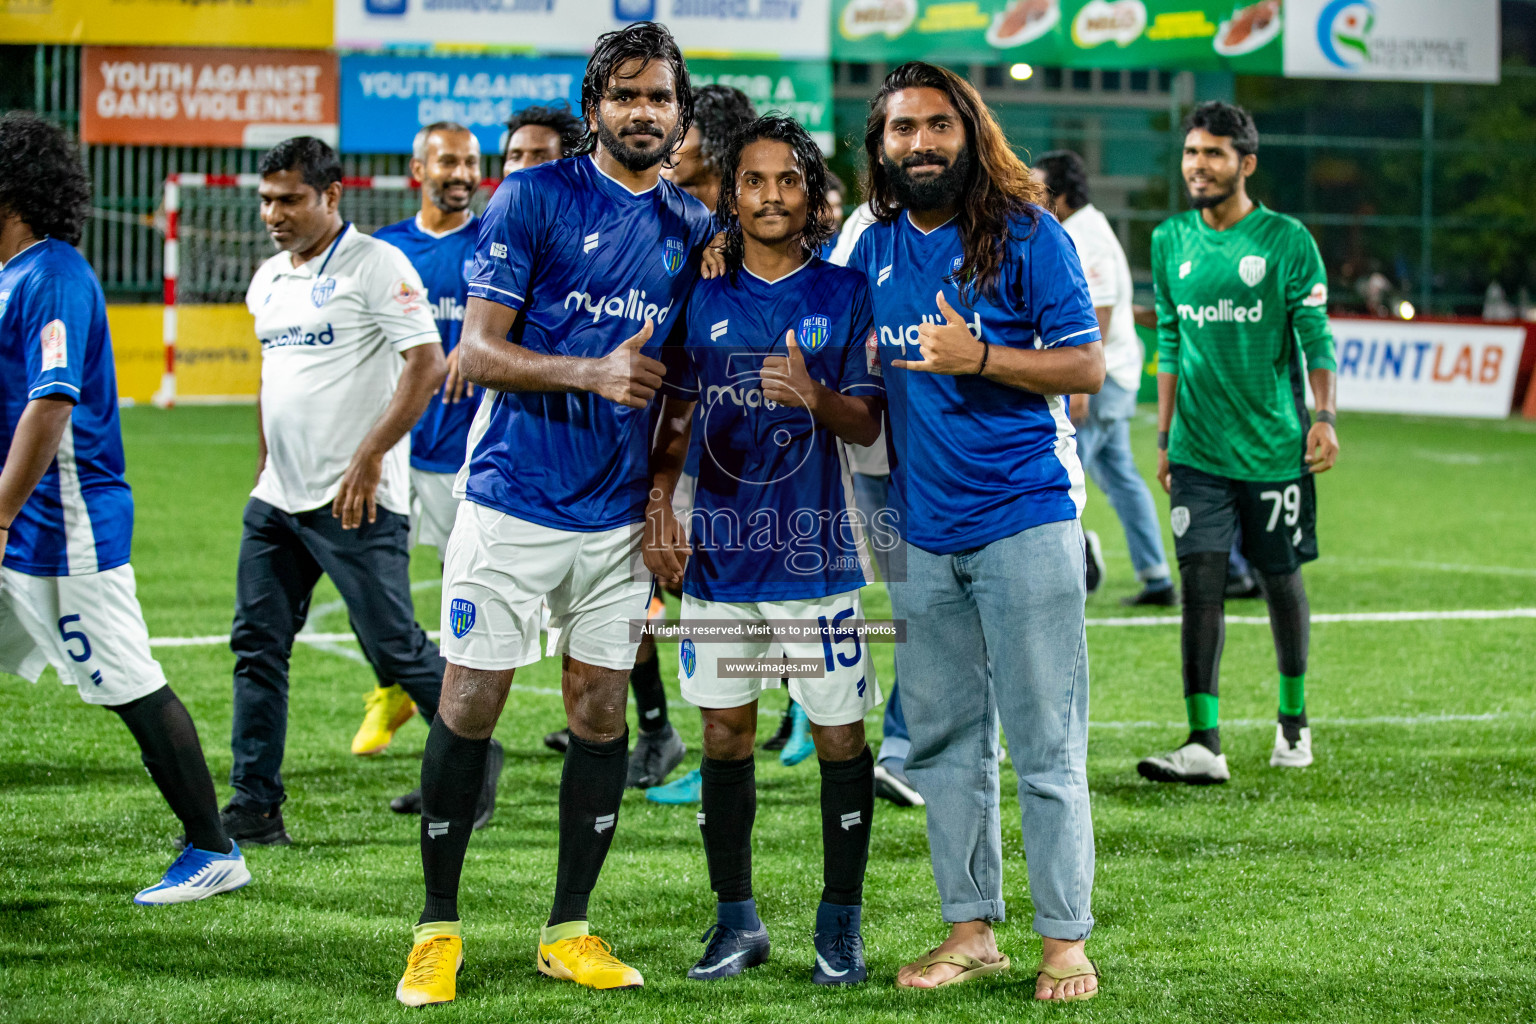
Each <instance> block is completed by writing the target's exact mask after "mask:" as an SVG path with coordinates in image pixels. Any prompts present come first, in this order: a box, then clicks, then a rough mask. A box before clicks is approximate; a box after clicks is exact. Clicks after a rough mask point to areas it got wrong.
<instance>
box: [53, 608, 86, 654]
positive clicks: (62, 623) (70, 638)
mask: <svg viewBox="0 0 1536 1024" xmlns="http://www.w3.org/2000/svg"><path fill="white" fill-rule="evenodd" d="M79 621H80V616H78V615H66V616H64V617H63V618H62V619H60V620H59V636H60V637H61V638H62V639H63V641H64V653H65V654H68V655H69V656H70V657H71V658H72V659H74V660H75V661H90V660H91V641H90V640H89V639H88V638H87V637H86V635H85V634H84V633H82V632H81V631H80V630H78V629H70V628H68V627H69V624H70V623H71V622H79ZM76 640H79V641H80V653H79V654H76V653H75V652H74V650H73V649H72V648H71V647H70V646H69V645H70V644H71V643H73V642H74V641H76Z"/></svg>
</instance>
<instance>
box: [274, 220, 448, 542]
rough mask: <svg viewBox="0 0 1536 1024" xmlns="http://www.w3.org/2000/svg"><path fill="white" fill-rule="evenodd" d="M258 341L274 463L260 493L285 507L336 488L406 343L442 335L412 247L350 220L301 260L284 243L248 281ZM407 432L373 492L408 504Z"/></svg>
mask: <svg viewBox="0 0 1536 1024" xmlns="http://www.w3.org/2000/svg"><path fill="white" fill-rule="evenodd" d="M245 304H246V307H247V308H248V309H250V311H251V313H252V315H253V316H255V317H256V337H257V339H259V340H260V342H261V427H262V432H263V433H264V434H265V435H266V440H267V464H266V467H265V468H264V469H263V470H262V472H261V478H260V479H259V480H257V481H256V489H255V490H253V491H252V492H251V496H252V497H253V498H259V499H261V500H262V501H264V502H266V503H267V504H269V505H273V506H275V507H277V508H280V509H282V510H283V511H285V512H291V513H293V512H305V511H308V510H310V509H316V508H320V507H321V506H323V505H325V504H327V503H329V502H330V501H332V500H333V499H334V498H335V497H336V492H337V491H338V490H339V489H340V488H341V478H342V475H343V474H345V473H346V471H347V465H348V464H349V463H350V462H351V461H352V456H353V455H354V454H355V453H356V452H357V448H358V446H359V445H360V444H362V441H363V438H364V437H366V436H367V435H368V431H370V430H371V429H373V425H374V424H375V423H377V422H378V419H379V417H380V416H381V415H383V413H384V409H385V407H387V406H388V405H389V402H390V399H392V398H393V397H394V394H395V386H396V384H397V382H398V381H399V379H400V371H401V370H402V369H403V368H404V360H402V359H401V354H402V353H403V352H405V350H406V349H410V348H415V347H416V346H417V345H429V344H437V342H438V335H437V324H436V322H435V321H434V320H433V319H432V308H431V307H430V306H429V305H428V304H427V300H426V292H425V290H424V289H423V288H422V284H421V278H420V277H419V276H418V275H417V273H416V271H415V270H414V269H413V268H412V267H411V264H410V261H409V260H407V259H406V258H405V254H404V253H402V252H401V251H400V250H399V249H396V248H395V247H394V246H393V245H390V244H389V243H388V242H382V241H380V240H379V239H377V238H373V237H371V236H369V235H365V234H363V233H362V232H361V231H358V230H357V229H356V228H355V227H353V226H352V225H351V224H350V223H349V224H347V225H346V226H345V227H344V228H343V229H342V232H341V234H340V235H339V236H337V238H336V241H335V242H333V243H332V244H331V247H330V248H329V249H328V250H326V252H325V253H323V254H321V255H319V256H316V257H315V258H314V259H312V260H309V261H308V262H306V263H304V264H303V265H302V266H298V267H295V266H294V265H293V260H292V258H291V257H290V255H289V254H288V253H286V252H280V253H278V254H277V255H275V256H273V257H272V258H271V259H269V260H267V262H265V263H263V264H262V265H261V268H260V269H259V270H257V271H256V276H255V277H254V278H252V279H251V287H250V288H249V289H248V290H247V291H246V294H245ZM410 444H411V441H410V434H409V433H407V434H406V436H404V437H402V438H401V439H400V443H399V444H397V445H395V447H393V448H391V449H390V451H389V453H388V454H387V455H385V456H384V465H383V473H382V475H381V476H380V478H379V489H378V493H377V498H378V503H379V504H380V505H382V506H384V507H385V508H387V509H389V510H390V511H391V512H398V513H399V514H401V515H409V514H410V507H411V506H410V476H409V465H410V462H409V459H410Z"/></svg>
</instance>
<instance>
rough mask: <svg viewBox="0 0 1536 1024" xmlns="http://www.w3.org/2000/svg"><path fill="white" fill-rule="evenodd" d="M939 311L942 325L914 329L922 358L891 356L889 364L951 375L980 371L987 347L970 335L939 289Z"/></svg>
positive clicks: (962, 320) (967, 328) (906, 368)
mask: <svg viewBox="0 0 1536 1024" xmlns="http://www.w3.org/2000/svg"><path fill="white" fill-rule="evenodd" d="M938 299H939V312H940V313H941V314H942V315H943V317H944V322H943V323H941V324H923V325H921V326H920V327H918V329H917V345H918V351H919V353H921V355H922V357H923V358H922V359H892V360H891V365H892V366H896V367H900V368H901V369H903V370H920V371H922V372H923V373H943V374H948V375H950V376H959V375H961V374H971V373H976V372H978V371H979V368H980V367H981V365H982V356H983V355H984V354H985V352H986V346H985V345H984V344H983V343H982V342H981V341H980V340H978V339H977V338H975V337H973V336H972V335H971V330H970V328H969V327H967V326H966V323H965V320H964V318H962V317H961V316H960V314H959V313H956V312H955V308H954V307H953V306H951V305H950V304H949V301H948V300H947V299H945V298H944V293H943V292H939V294H938Z"/></svg>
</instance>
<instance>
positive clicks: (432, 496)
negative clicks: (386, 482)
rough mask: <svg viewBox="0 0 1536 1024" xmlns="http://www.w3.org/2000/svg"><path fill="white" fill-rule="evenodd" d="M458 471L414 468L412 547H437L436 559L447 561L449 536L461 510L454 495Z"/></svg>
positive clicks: (412, 471)
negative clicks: (436, 471) (442, 471)
mask: <svg viewBox="0 0 1536 1024" xmlns="http://www.w3.org/2000/svg"><path fill="white" fill-rule="evenodd" d="M457 476H458V474H457V473H432V472H429V471H428V470H425V469H415V468H413V469H412V470H411V540H410V546H411V547H412V548H414V547H415V546H416V545H417V544H430V545H432V546H433V547H435V548H437V560H438V561H439V562H442V561H446V560H447V551H448V535H449V534H451V533H453V520H454V517H455V516H456V515H458V511H459V499H458V498H455V497H454V496H453V482H454V480H455V479H456V478H457Z"/></svg>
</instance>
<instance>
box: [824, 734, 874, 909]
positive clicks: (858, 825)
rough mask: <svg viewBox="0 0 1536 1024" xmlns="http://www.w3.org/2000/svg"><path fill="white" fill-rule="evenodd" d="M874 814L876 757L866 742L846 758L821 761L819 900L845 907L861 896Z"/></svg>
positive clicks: (862, 895) (862, 900)
mask: <svg viewBox="0 0 1536 1024" xmlns="http://www.w3.org/2000/svg"><path fill="white" fill-rule="evenodd" d="M818 760H820V759H819V758H818ZM874 816H875V757H874V755H873V754H871V753H870V752H869V748H868V747H865V748H864V749H863V750H861V751H859V753H858V755H857V756H855V757H850V758H849V759H848V760H846V761H821V851H822V852H821V855H822V890H821V899H822V902H823V903H835V904H837V905H838V906H844V907H847V906H852V905H854V904H857V903H863V902H864V869H865V867H866V866H867V865H868V864H869V825H870V822H871V820H873V819H874Z"/></svg>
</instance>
